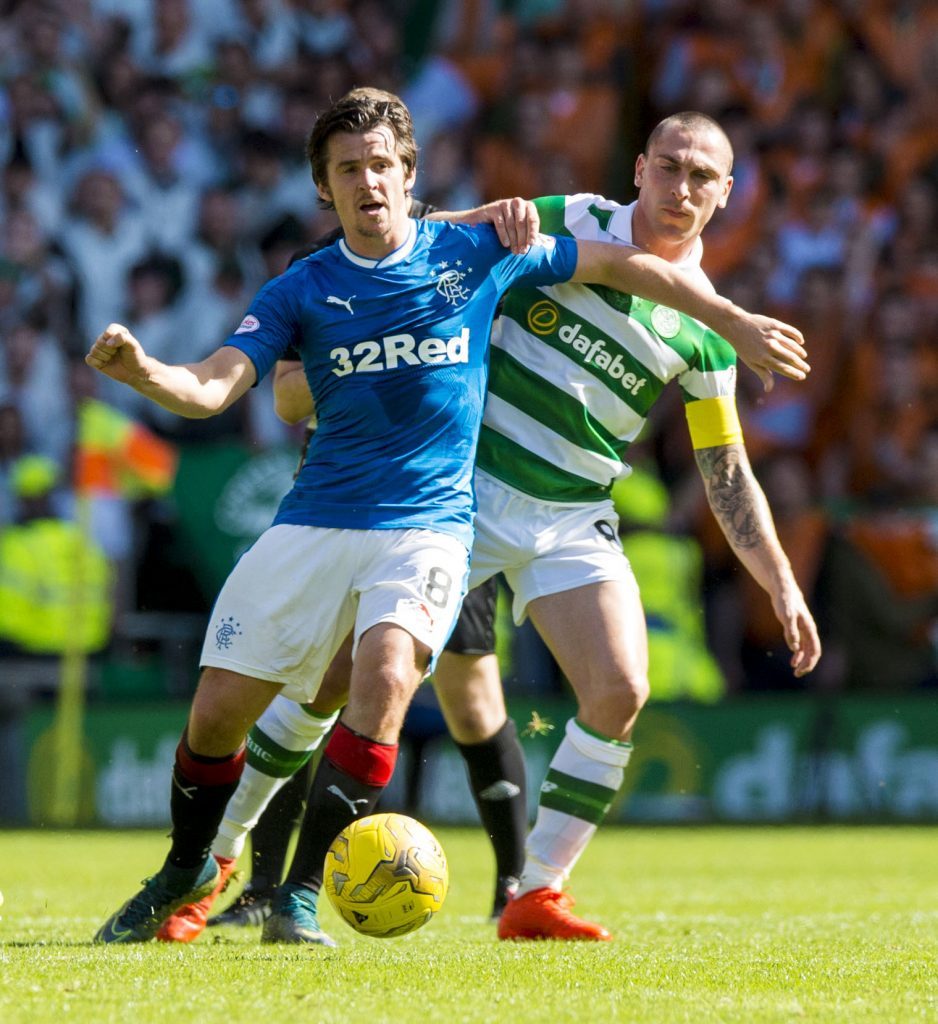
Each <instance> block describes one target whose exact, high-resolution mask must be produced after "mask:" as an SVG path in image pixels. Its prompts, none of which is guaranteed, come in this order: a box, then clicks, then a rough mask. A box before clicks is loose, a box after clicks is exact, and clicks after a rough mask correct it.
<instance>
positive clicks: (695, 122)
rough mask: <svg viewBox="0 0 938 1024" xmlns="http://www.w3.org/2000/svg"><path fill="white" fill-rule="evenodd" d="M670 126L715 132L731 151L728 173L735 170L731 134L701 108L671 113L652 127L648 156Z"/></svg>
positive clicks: (647, 145) (646, 154) (646, 150)
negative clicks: (702, 111) (701, 110)
mask: <svg viewBox="0 0 938 1024" xmlns="http://www.w3.org/2000/svg"><path fill="white" fill-rule="evenodd" d="M668 128H678V129H681V128H683V129H685V130H687V131H711V132H715V133H716V134H717V135H718V136H720V138H722V139H723V141H724V142H725V143H726V150H727V152H728V153H729V158H730V164H729V167H728V168H727V169H726V173H727V174H729V173H730V172H731V171H732V170H733V146H732V143H731V142H730V140H729V136H728V135H727V134H726V132H725V131H724V130H723V127H722V125H721V124H720V123H719V121H715V120H714V119H713V118H712V117H711V116H710V115H709V114H703V113H701V112H700V111H699V110H682V111H681V112H680V113H678V114H671V115H670V116H668V117H666V118H665V119H664V120H663V121H659V122H658V124H656V125H655V127H654V128H653V129H652V131H651V135H649V136H648V141H647V142H646V143H645V156H646V158H647V157H648V156H650V155H651V150H652V147H653V146H654V144H655V143H656V142H657V141H658V139H660V138H661V136H662V135H663V134H664V133H665V131H667V129H668Z"/></svg>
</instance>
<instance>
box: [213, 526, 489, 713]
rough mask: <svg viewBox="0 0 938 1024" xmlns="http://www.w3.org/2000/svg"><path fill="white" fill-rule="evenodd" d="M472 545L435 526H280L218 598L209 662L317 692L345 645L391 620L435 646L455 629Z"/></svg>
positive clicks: (304, 696)
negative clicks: (467, 546) (351, 635)
mask: <svg viewBox="0 0 938 1024" xmlns="http://www.w3.org/2000/svg"><path fill="white" fill-rule="evenodd" d="M468 568H469V554H468V552H467V551H466V549H465V547H464V546H463V545H462V544H460V542H459V541H458V540H456V539H455V538H454V537H450V536H448V535H446V534H441V533H437V532H435V531H432V530H338V529H331V528H325V527H319V526H287V525H279V526H273V527H271V528H270V529H269V530H267V531H265V532H264V533H263V534H262V535H261V536H260V537H259V538H258V540H257V541H256V542H255V544H254V545H253V546H252V547H251V548H249V549H248V551H246V552H245V553H244V555H242V557H241V559H240V560H239V562H238V564H237V565H236V566H235V567H234V569H233V570H232V572H231V574H230V575H229V576H228V579H227V580H226V581H225V584H224V586H223V587H222V589H221V593H220V594H219V595H218V599H217V600H216V602H215V607H214V609H213V611H212V617H211V619H210V620H209V626H208V630H207V632H206V635H205V643H204V644H203V646H202V659H201V664H202V665H203V666H206V665H210V666H213V667H216V668H224V669H228V670H230V671H232V672H239V673H241V674H242V675H246V676H252V677H253V678H255V679H267V680H270V681H271V682H275V683H282V684H283V690H282V691H281V693H282V695H283V696H284V697H288V698H290V699H291V700H295V701H299V702H305V701H309V700H312V699H313V697H315V695H316V692H317V690H318V689H319V684H320V681H321V680H322V677H323V674H324V673H325V671H326V668H327V667H328V665H329V663H330V662H331V661H332V657H333V655H334V654H335V652H336V651H337V650H338V648H339V645H340V644H341V643H342V641H343V640H344V639H345V637H346V636H347V635H348V633H349V631H350V630H353V629H354V637H355V646H356V648H357V646H358V639H359V637H360V636H361V635H362V633H364V632H365V630H366V629H369V628H370V627H371V626H374V625H377V624H378V623H379V622H393V623H395V624H396V625H398V626H400V627H401V628H402V629H405V630H407V632H408V633H410V634H411V635H412V636H414V637H415V638H416V639H417V640H419V641H420V642H421V643H423V644H425V645H426V646H427V647H429V648H430V650H431V651H432V652H433V653H432V657H431V668H432V665H433V663H434V662H435V661H436V657H437V655H438V654H439V653H440V651H441V650H442V649H443V645H444V644H445V643H446V640H447V638H448V637H449V634H450V633H451V632H452V629H453V625H454V623H455V621H456V616H457V614H458V612H459V607H460V605H461V603H462V599H463V596H464V595H465V592H466V581H467V576H468Z"/></svg>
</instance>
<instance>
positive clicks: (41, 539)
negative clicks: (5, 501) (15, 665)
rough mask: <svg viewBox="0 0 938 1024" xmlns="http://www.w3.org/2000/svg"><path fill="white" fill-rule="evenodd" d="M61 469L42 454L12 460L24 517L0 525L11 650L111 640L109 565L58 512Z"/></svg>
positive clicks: (55, 649)
mask: <svg viewBox="0 0 938 1024" xmlns="http://www.w3.org/2000/svg"><path fill="white" fill-rule="evenodd" d="M59 475H60V472H59V468H58V466H57V465H56V464H55V463H54V462H53V461H52V460H51V459H47V458H45V457H44V456H41V455H26V456H23V457H22V458H20V459H19V460H18V461H17V462H16V463H15V464H14V465H13V467H12V472H11V481H12V486H13V490H14V493H15V494H16V496H17V498H18V499H19V516H18V520H17V523H16V524H15V525H12V526H6V527H5V528H3V530H0V642H2V643H3V644H5V645H6V648H7V652H8V653H10V652H13V653H24V654H31V655H55V656H58V655H61V654H63V653H64V652H65V651H66V650H79V651H83V652H85V653H90V652H93V651H99V650H101V649H102V648H103V647H104V646H105V645H106V644H107V642H108V637H109V635H110V623H111V570H110V567H109V566H108V562H107V559H106V558H105V556H104V553H103V552H102V551H101V550H100V549H99V548H98V547H97V545H95V543H94V542H93V541H92V540H91V539H90V538H88V537H86V536H84V535H83V533H82V531H81V528H80V527H79V526H78V525H77V524H76V523H74V522H70V521H68V520H64V519H60V518H58V517H57V516H56V515H55V514H54V512H53V507H52V500H51V499H52V492H53V490H54V489H55V487H56V486H57V484H58V481H59Z"/></svg>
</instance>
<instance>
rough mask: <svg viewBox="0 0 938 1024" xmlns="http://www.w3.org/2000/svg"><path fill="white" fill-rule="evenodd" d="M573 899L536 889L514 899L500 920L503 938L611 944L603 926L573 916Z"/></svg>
mask: <svg viewBox="0 0 938 1024" xmlns="http://www.w3.org/2000/svg"><path fill="white" fill-rule="evenodd" d="M572 906H573V897H572V896H570V895H569V894H568V893H565V892H558V891H557V890H556V889H532V890H531V891H530V892H526V893H524V895H522V896H513V897H512V898H511V899H510V900H509V901H508V905H507V906H506V907H505V909H504V910H503V911H502V916H501V917H500V918H499V920H498V937H499V938H500V939H564V940H567V941H570V940H573V941H576V940H579V941H583V940H586V941H589V942H608V941H609V939H611V938H612V935H611V934H610V933H609V932H608V931H607V930H606V929H605V928H603V926H602V925H601V924H594V923H593V922H592V921H584V920H583V919H582V918H581V917H577V916H576V915H575V914H571V913H570V908H571V907H572Z"/></svg>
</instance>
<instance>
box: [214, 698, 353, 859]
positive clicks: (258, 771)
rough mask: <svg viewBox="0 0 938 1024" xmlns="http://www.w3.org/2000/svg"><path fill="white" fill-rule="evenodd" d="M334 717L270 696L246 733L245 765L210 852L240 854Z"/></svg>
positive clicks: (332, 722)
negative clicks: (262, 816) (263, 710)
mask: <svg viewBox="0 0 938 1024" xmlns="http://www.w3.org/2000/svg"><path fill="white" fill-rule="evenodd" d="M338 717H339V712H338V711H336V712H335V713H334V714H331V715H328V716H327V717H325V718H322V717H321V716H319V715H317V714H315V713H314V712H312V711H310V710H309V709H308V708H307V707H306V706H305V705H302V704H297V703H296V702H295V701H292V700H288V699H287V698H286V697H274V699H273V700H272V701H271V702H270V704H269V705H268V707H267V710H266V711H265V712H264V713H263V714H262V715H261V717H260V718H259V719H258V720H257V724H256V725H255V726H254V728H253V729H251V731H250V733H249V734H248V742H247V764H245V766H244V772H243V774H242V775H241V781H240V782H239V783H238V788H237V789H236V790H235V794H234V796H233V797H232V798H231V800H229V801H228V806H227V807H226V808H225V817H224V818H223V819H222V823H221V825H220V826H219V827H218V835H217V836H216V837H215V842H214V843H213V844H212V853H214V854H215V855H216V856H218V857H240V856H241V851H242V850H243V849H244V844H245V842H246V840H247V837H248V833H249V832H250V831H251V829H252V828H254V826H255V825H256V824H257V823H258V821H259V820H260V817H261V815H262V814H263V813H264V811H265V810H266V809H267V805H268V804H269V803H270V801H271V800H272V799H273V798H274V795H275V794H276V793H277V791H278V790H279V789H280V788H281V787H282V786H283V785H284V784H285V783H286V781H287V780H288V779H289V778H290V777H291V776H293V775H294V774H295V773H296V772H298V771H299V770H300V768H302V767H303V765H304V764H306V762H307V761H308V760H309V759H310V757H312V755H313V751H314V750H315V749H316V748H317V747H318V746H319V744H320V743H322V740H323V737H324V736H325V735H326V734H327V733H328V732H329V730H330V729H331V728H332V726H333V725H334V724H335V720H336V719H337V718H338Z"/></svg>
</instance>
